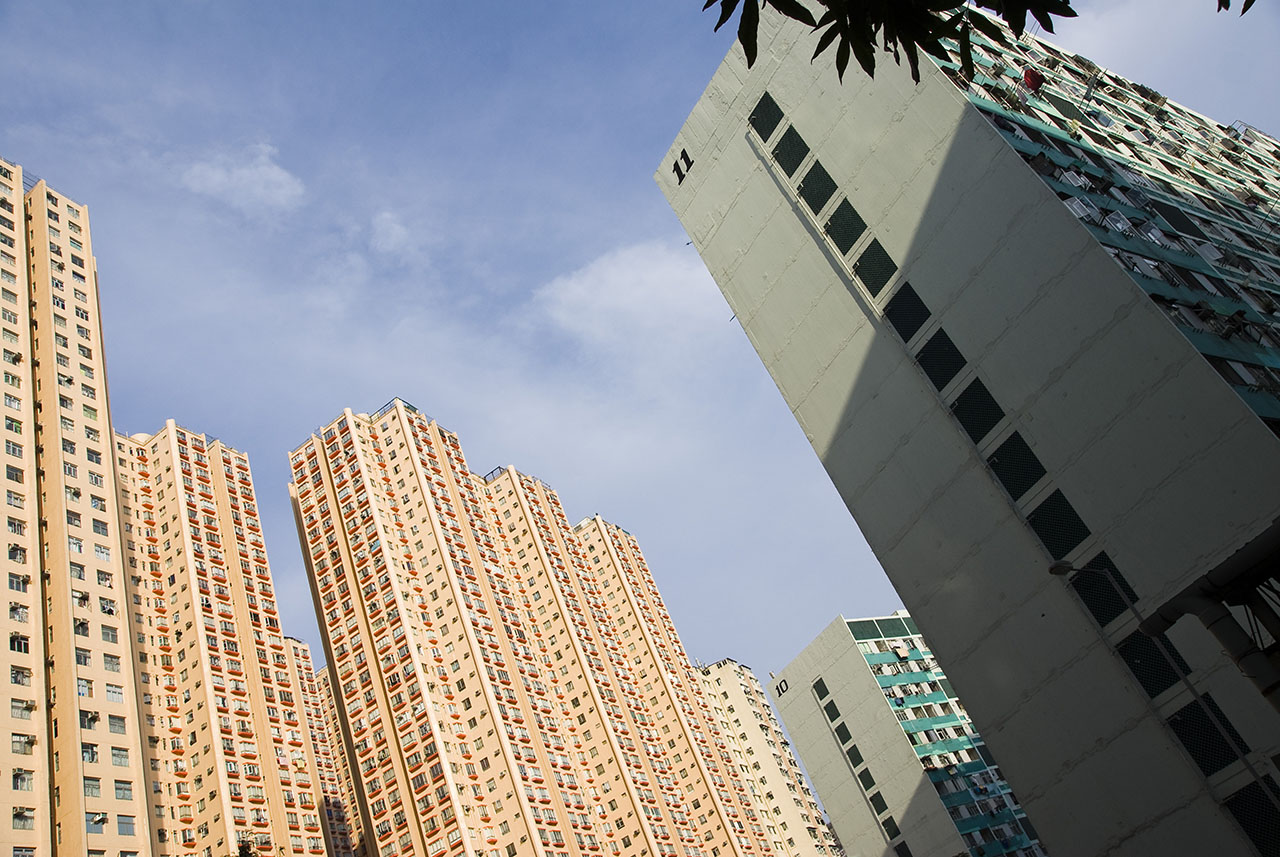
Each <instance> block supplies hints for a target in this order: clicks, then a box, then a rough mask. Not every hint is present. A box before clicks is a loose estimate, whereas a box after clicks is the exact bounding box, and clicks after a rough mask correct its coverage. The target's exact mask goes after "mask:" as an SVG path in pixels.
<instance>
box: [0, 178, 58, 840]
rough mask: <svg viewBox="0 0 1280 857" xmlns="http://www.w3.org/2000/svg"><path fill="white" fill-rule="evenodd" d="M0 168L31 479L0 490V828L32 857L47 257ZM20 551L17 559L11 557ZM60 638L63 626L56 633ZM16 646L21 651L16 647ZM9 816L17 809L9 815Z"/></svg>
mask: <svg viewBox="0 0 1280 857" xmlns="http://www.w3.org/2000/svg"><path fill="white" fill-rule="evenodd" d="M0 170H2V172H0V199H3V202H4V205H3V210H2V211H0V216H2V217H4V219H5V220H6V221H8V222H9V223H11V224H12V228H10V227H9V225H8V224H0V236H3V237H4V238H6V239H8V240H9V241H12V245H10V244H9V243H7V242H6V243H3V244H0V251H3V252H5V253H7V254H8V257H4V258H3V259H0V272H3V274H0V287H2V288H3V289H4V299H3V300H0V310H5V311H7V314H6V315H5V317H4V323H3V327H4V328H5V329H6V330H8V331H11V332H13V333H15V334H16V335H17V338H18V340H19V341H18V342H16V343H14V342H5V343H4V351H5V352H7V354H6V362H5V363H4V364H3V366H2V367H0V368H2V369H3V372H4V375H3V380H4V385H3V392H4V395H5V408H4V416H5V418H6V419H5V427H4V432H3V435H4V439H5V441H6V448H5V460H6V463H7V464H13V465H15V466H17V467H19V468H20V469H21V470H22V472H23V474H24V480H26V482H27V483H29V484H23V485H16V484H13V483H12V482H11V481H10V480H7V479H6V480H5V481H6V483H7V484H6V486H5V491H6V492H8V491H14V492H17V494H19V495H20V496H21V498H22V500H21V505H15V502H16V500H15V498H13V497H12V496H10V495H8V494H7V493H6V495H5V505H4V506H3V509H4V512H5V519H6V528H5V539H6V541H5V550H4V551H3V552H0V563H3V565H4V574H3V575H0V576H3V577H4V578H5V580H6V585H7V586H8V589H7V590H6V592H7V595H8V599H7V604H6V606H5V609H4V610H3V611H2V612H0V629H2V631H0V633H2V634H3V637H4V639H5V640H13V638H14V635H15V634H16V635H20V636H21V637H23V638H25V639H26V640H27V641H28V642H27V648H28V649H29V651H26V652H22V651H14V646H15V644H13V643H11V644H10V645H9V646H6V647H5V648H3V649H0V651H2V652H3V653H4V658H3V663H2V664H0V681H4V682H6V687H7V688H8V689H9V693H8V694H7V696H6V697H2V698H0V716H3V717H4V718H5V719H6V720H7V721H8V726H9V730H8V733H9V734H8V737H9V744H6V745H3V747H0V753H3V754H4V757H5V770H6V771H7V772H8V773H9V776H10V781H9V782H8V783H4V784H0V825H4V826H5V828H6V829H7V828H9V827H10V825H17V824H22V825H27V824H30V829H19V828H17V827H13V828H12V832H11V834H10V835H11V836H12V840H13V843H14V845H18V846H26V847H33V848H36V849H37V853H38V854H42V853H43V854H48V853H50V849H51V847H52V840H51V824H50V818H51V817H50V812H51V806H52V801H51V795H52V789H51V782H52V781H51V778H50V759H51V755H50V743H49V706H48V704H49V692H48V685H47V681H48V673H47V672H46V670H45V668H44V664H45V662H46V658H47V656H48V655H47V652H46V640H47V637H46V634H45V633H44V618H45V616H44V614H45V610H44V606H43V593H44V591H45V584H44V580H43V578H42V576H41V564H40V557H41V541H40V527H39V521H40V513H39V503H38V496H37V492H36V486H35V484H34V479H35V472H36V468H37V466H38V464H37V459H36V447H37V445H38V443H37V435H36V423H35V403H36V394H35V377H34V374H33V371H32V367H33V363H32V360H31V357H32V349H31V341H30V339H31V334H30V331H31V313H32V309H31V307H30V303H29V300H28V285H27V282H28V276H29V275H30V271H31V270H32V269H38V270H39V271H41V272H42V274H43V275H44V276H47V269H48V262H47V260H45V259H44V258H43V255H41V257H40V258H34V257H31V255H30V254H29V253H28V251H27V229H26V228H25V227H24V217H25V214H24V207H25V200H24V198H23V192H22V167H21V166H19V165H17V164H10V163H8V162H7V161H0ZM9 257H12V258H11V259H10V258H9ZM28 260H29V262H28ZM15 319H16V320H15ZM6 337H7V334H6ZM10 355H14V356H15V357H16V360H15V357H10ZM10 443H14V444H18V445H19V447H20V448H21V453H20V454H14V453H15V450H14V448H12V447H10V446H9V444H10ZM15 530H17V532H15ZM15 549H16V550H15ZM24 555H25V561H17V560H18V559H19V558H22V557H24ZM11 556H13V557H14V558H13V559H11V558H10V557H11ZM11 575H17V577H16V578H13V577H11ZM66 635H67V632H66V631H65V630H64V634H63V636H66ZM16 645H17V646H18V647H19V648H21V645H20V644H16ZM72 663H74V661H73V662H72ZM27 739H30V740H27ZM25 771H30V772H31V774H30V785H29V789H30V790H29V791H28V790H23V789H16V788H13V786H14V785H15V784H20V785H23V786H27V785H28V780H27V777H26V776H24V775H23V774H22V773H20V772H25ZM15 813H18V816H17V817H16V818H15Z"/></svg>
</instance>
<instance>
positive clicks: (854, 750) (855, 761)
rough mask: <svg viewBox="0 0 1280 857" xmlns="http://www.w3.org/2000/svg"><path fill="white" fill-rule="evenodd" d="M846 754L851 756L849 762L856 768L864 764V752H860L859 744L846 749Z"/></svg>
mask: <svg viewBox="0 0 1280 857" xmlns="http://www.w3.org/2000/svg"><path fill="white" fill-rule="evenodd" d="M844 754H845V755H846V756H848V757H849V764H850V765H853V766H854V767H855V768H856V767H858V766H859V765H861V764H862V753H861V752H859V750H858V747H857V745H854V746H853V747H850V748H849V749H848V750H845V751H844Z"/></svg>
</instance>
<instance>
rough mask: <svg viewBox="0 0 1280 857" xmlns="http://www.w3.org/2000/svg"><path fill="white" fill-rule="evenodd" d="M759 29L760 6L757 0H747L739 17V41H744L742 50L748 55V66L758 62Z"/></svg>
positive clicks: (735, 0)
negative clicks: (757, 39)
mask: <svg viewBox="0 0 1280 857" xmlns="http://www.w3.org/2000/svg"><path fill="white" fill-rule="evenodd" d="M734 2H735V3H736V2H737V0H734ZM759 31H760V7H759V5H757V3H756V0H745V2H743V4H742V17H741V18H740V19H738V41H739V42H741V43H742V52H743V53H744V54H746V55H747V68H751V66H753V65H755V64H756V38H757V36H758V35H759Z"/></svg>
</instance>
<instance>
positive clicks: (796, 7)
mask: <svg viewBox="0 0 1280 857" xmlns="http://www.w3.org/2000/svg"><path fill="white" fill-rule="evenodd" d="M765 5H766V6H772V7H773V8H775V9H777V10H778V11H779V12H780V13H782V14H783V15H786V16H787V17H788V18H791V19H792V20H794V21H799V22H800V23H802V24H808V25H809V26H810V27H816V26H818V22H817V21H815V20H814V19H813V13H812V12H810V11H809V10H808V9H807V8H805V6H804V5H803V4H802V3H800V0H765Z"/></svg>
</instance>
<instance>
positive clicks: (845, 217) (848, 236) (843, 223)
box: [822, 199, 867, 254]
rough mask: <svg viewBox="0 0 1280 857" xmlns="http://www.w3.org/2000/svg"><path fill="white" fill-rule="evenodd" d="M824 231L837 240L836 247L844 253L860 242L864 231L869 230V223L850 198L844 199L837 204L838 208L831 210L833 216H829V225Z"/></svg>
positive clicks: (834, 240) (833, 239)
mask: <svg viewBox="0 0 1280 857" xmlns="http://www.w3.org/2000/svg"><path fill="white" fill-rule="evenodd" d="M822 231H823V232H825V233H827V235H828V237H830V238H831V240H832V241H833V242H835V245H836V249H838V250H839V251H840V252H841V253H842V254H844V253H848V252H849V251H850V250H852V249H853V245H854V244H857V243H858V239H859V238H861V237H862V233H864V232H866V231H867V224H866V221H864V220H863V219H862V217H861V215H859V214H858V212H857V210H856V209H855V208H854V207H853V205H852V204H851V203H850V202H849V200H847V199H844V200H841V201H840V204H839V205H837V206H836V210H835V211H833V212H831V216H830V217H828V218H827V225H826V226H825V227H823V230H822Z"/></svg>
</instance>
